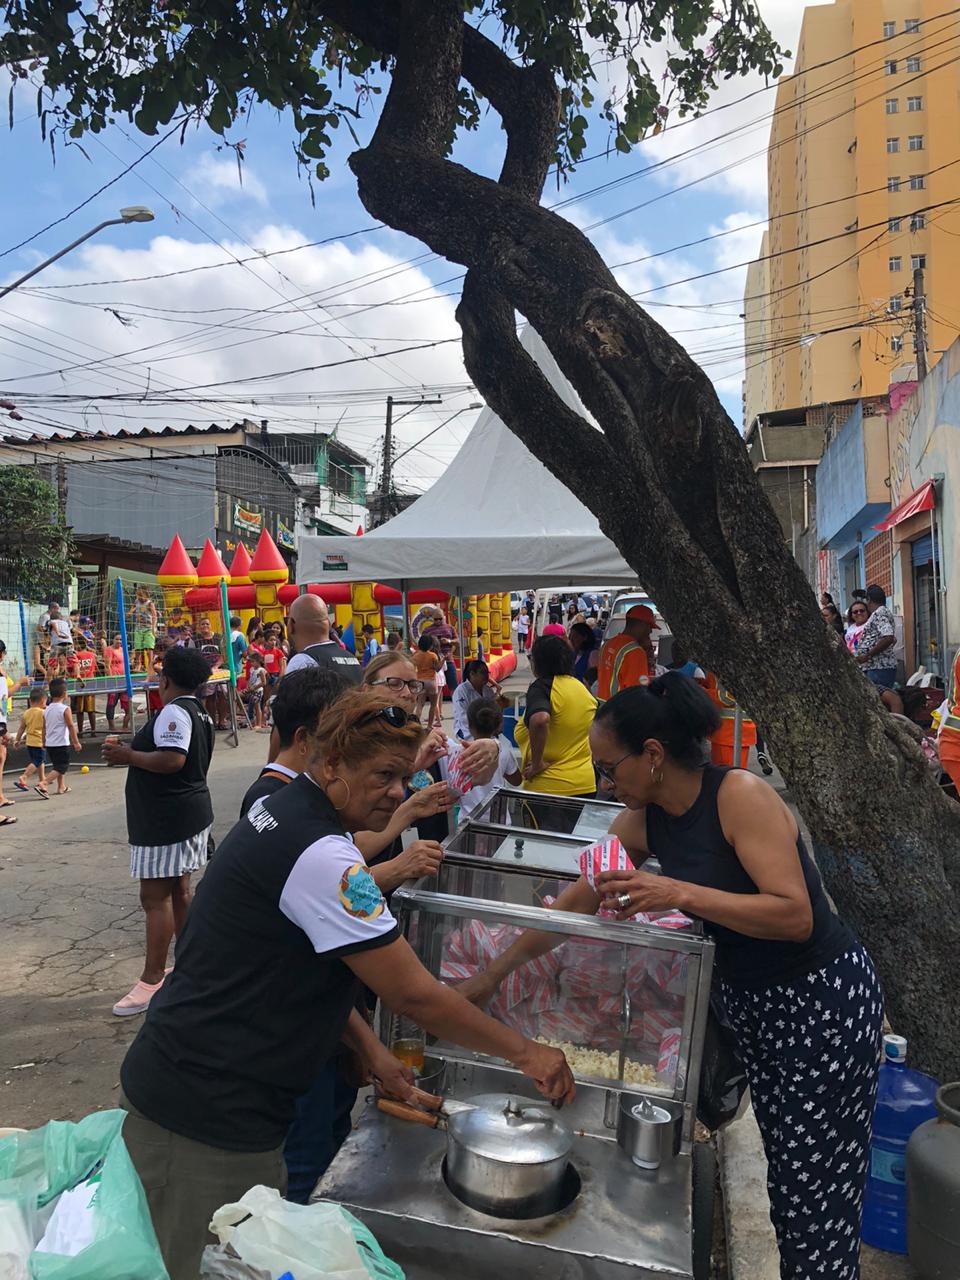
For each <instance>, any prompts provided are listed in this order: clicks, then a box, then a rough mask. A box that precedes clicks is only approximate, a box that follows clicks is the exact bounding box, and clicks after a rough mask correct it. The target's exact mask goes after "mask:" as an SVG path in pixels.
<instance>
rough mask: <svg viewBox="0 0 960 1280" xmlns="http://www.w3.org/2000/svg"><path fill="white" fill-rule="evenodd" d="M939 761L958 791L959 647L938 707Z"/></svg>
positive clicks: (959, 755)
mask: <svg viewBox="0 0 960 1280" xmlns="http://www.w3.org/2000/svg"><path fill="white" fill-rule="evenodd" d="M937 749H938V750H939V752H940V763H941V765H942V766H943V768H944V770H945V771H946V772H947V773H948V774H949V775H950V780H951V781H952V782H953V785H954V786H955V787H956V788H957V790H958V791H960V649H958V650H957V655H956V657H955V658H954V660H953V672H952V674H951V676H950V688H949V691H948V693H947V697H946V701H945V703H944V704H943V705H942V706H941V708H940V733H939V735H938V737H937Z"/></svg>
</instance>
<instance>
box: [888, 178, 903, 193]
mask: <svg viewBox="0 0 960 1280" xmlns="http://www.w3.org/2000/svg"><path fill="white" fill-rule="evenodd" d="M887 190H888V191H899V190H900V179H899V178H888V179H887Z"/></svg>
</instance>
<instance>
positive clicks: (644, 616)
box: [627, 604, 657, 627]
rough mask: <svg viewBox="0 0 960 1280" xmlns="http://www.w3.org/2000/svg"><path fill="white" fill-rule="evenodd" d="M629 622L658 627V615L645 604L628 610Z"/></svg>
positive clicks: (636, 605)
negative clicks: (644, 623) (646, 623)
mask: <svg viewBox="0 0 960 1280" xmlns="http://www.w3.org/2000/svg"><path fill="white" fill-rule="evenodd" d="M627 621H628V622H649V623H650V625H651V627H655V626H656V625H657V615H656V614H655V613H654V612H653V610H652V609H651V608H649V607H648V606H647V605H645V604H635V605H632V606H631V607H630V608H629V609H628V610H627Z"/></svg>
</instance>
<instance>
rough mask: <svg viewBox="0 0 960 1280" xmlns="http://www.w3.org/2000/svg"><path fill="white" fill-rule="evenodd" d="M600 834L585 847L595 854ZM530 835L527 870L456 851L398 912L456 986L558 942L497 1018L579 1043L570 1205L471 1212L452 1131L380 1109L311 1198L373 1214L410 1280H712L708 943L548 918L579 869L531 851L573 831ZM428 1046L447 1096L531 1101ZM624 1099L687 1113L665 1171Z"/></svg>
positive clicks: (482, 1061) (485, 832)
mask: <svg viewBox="0 0 960 1280" xmlns="http://www.w3.org/2000/svg"><path fill="white" fill-rule="evenodd" d="M525 798H528V797H526V795H525ZM537 799H538V800H544V801H550V800H552V799H561V798H559V797H558V798H554V797H537ZM496 800H497V797H494V802H496ZM574 803H578V802H574ZM579 803H582V802H579ZM486 816H489V815H488V814H484V815H481V819H482V818H483V817H486ZM604 819H605V825H604V828H603V829H604V830H605V829H606V825H607V823H606V815H604ZM508 825H509V824H506V823H504V824H491V825H484V823H483V821H482V820H476V821H474V822H472V823H468V824H466V826H465V827H464V828H462V829H461V831H460V832H459V833H458V836H459V837H465V843H467V844H469V843H470V842H471V837H470V836H469V835H468V834H467V833H468V832H469V831H471V830H473V831H474V832H475V833H477V834H478V835H482V836H484V838H486V837H489V836H491V833H492V835H493V836H498V835H502V832H503V830H504V829H505V828H506V827H507V826H508ZM574 825H576V823H574ZM498 828H499V830H498ZM516 829H517V828H513V830H516ZM521 830H523V831H526V830H527V828H521ZM596 834H598V833H597V832H596V831H592V832H591V833H590V834H589V835H587V836H586V838H584V836H582V835H581V836H580V837H579V838H578V839H577V840H576V841H575V843H576V844H577V845H578V847H583V845H584V843H586V842H587V841H588V840H590V839H592V838H595V835H596ZM457 838H458V837H454V838H453V840H452V841H451V842H448V843H449V844H450V845H452V844H453V843H454V842H455V841H456V840H457ZM527 838H529V839H530V840H531V841H532V842H533V846H535V847H532V848H531V859H530V860H529V861H526V860H524V861H523V866H522V867H520V866H518V865H516V861H515V860H513V859H512V858H495V857H491V856H490V855H489V854H487V856H485V857H480V856H474V854H473V853H470V852H469V851H468V852H466V853H463V854H462V855H456V854H451V856H449V857H448V859H447V860H446V861H445V863H444V866H443V868H442V870H441V875H440V878H439V883H438V882H436V881H432V882H429V883H428V882H426V881H423V882H419V883H417V884H415V885H410V886H405V887H403V888H401V889H400V890H398V891H397V893H396V894H395V895H394V898H393V910H394V912H395V914H396V915H397V918H398V921H399V923H400V925H401V928H402V930H403V933H404V936H405V937H406V938H407V939H408V941H409V942H410V944H411V945H412V946H413V947H414V949H415V950H416V952H417V954H418V955H419V957H420V959H421V960H422V961H423V963H424V964H425V965H426V967H427V968H428V969H429V970H430V971H431V972H432V973H434V974H435V975H436V976H437V977H439V978H442V979H443V980H445V981H450V982H455V981H457V980H459V979H461V978H463V977H466V976H469V974H470V972H471V971H476V970H477V969H478V968H480V967H483V966H485V963H486V962H487V961H488V960H489V958H490V956H491V955H492V954H494V953H495V952H498V951H499V950H502V949H503V947H505V946H506V945H509V942H510V941H511V940H512V938H514V937H516V936H517V935H518V931H523V930H526V929H535V930H538V931H545V932H550V933H555V934H556V935H557V944H558V945H557V946H556V947H555V948H554V949H552V950H551V951H550V952H548V953H547V955H546V956H544V957H542V958H541V960H540V961H538V962H535V963H534V964H532V965H530V966H525V967H524V968H523V969H520V970H518V971H517V972H516V973H515V974H514V975H513V976H512V978H511V979H510V980H508V982H507V983H504V984H503V986H502V987H501V991H500V993H499V995H498V997H497V1001H496V1002H495V1003H494V1005H492V1006H491V1012H492V1013H493V1014H494V1015H495V1016H497V1017H499V1018H500V1019H501V1020H502V1021H504V1022H507V1023H509V1024H511V1025H513V1026H515V1027H517V1029H518V1030H521V1031H522V1032H523V1033H524V1034H526V1035H532V1036H535V1037H537V1038H540V1039H544V1040H550V1041H553V1042H556V1043H563V1044H564V1045H565V1046H567V1049H566V1051H567V1054H568V1059H569V1060H570V1062H571V1066H572V1068H573V1071H574V1075H575V1077H576V1079H577V1089H578V1091H577V1099H576V1102H575V1103H574V1104H573V1106H572V1107H571V1108H569V1109H568V1110H566V1111H565V1112H564V1115H565V1117H566V1118H567V1119H568V1121H569V1122H570V1123H571V1124H572V1125H573V1127H574V1129H575V1131H576V1137H575V1141H574V1147H573V1151H572V1154H571V1165H572V1173H571V1187H572V1189H573V1190H572V1192H571V1195H572V1198H571V1199H570V1200H569V1203H567V1204H566V1205H565V1206H564V1207H562V1208H560V1209H559V1210H558V1211H557V1212H556V1213H553V1214H551V1215H550V1216H549V1217H544V1218H537V1219H533V1220H527V1221H513V1220H504V1219H501V1218H495V1217H491V1216H488V1215H485V1214H483V1213H480V1212H478V1211H476V1210H474V1209H471V1208H469V1207H468V1206H467V1205H465V1204H464V1203H462V1202H461V1201H460V1200H459V1199H457V1197H456V1196H455V1195H454V1194H453V1192H452V1191H451V1190H450V1189H449V1188H448V1186H447V1185H446V1182H445V1181H444V1175H443V1160H444V1153H445V1139H444V1136H443V1134H442V1133H440V1132H438V1131H436V1130H432V1129H427V1128H424V1127H421V1126H419V1125H413V1124H409V1123H406V1122H404V1121H402V1120H398V1119H394V1118H393V1117H390V1116H385V1115H383V1114H382V1113H380V1112H379V1111H377V1110H376V1109H375V1107H373V1106H372V1105H370V1106H368V1108H367V1110H366V1113H365V1114H364V1116H363V1119H362V1121H361V1123H360V1125H359V1127H358V1129H357V1130H355V1132H354V1133H353V1134H352V1135H351V1136H350V1138H348V1140H347V1142H346V1143H345V1145H344V1147H343V1148H342V1150H341V1152H340V1154H339V1155H338V1157H337V1159H336V1160H335V1161H334V1163H333V1164H332V1165H331V1167H330V1169H329V1170H328V1172H327V1174H326V1175H325V1177H324V1178H323V1179H322V1181H321V1183H320V1184H319V1186H318V1189H317V1193H316V1196H317V1198H322V1199H329V1200H335V1201H338V1202H339V1203H342V1204H343V1205H345V1206H346V1207H347V1208H349V1209H350V1210H351V1211H352V1212H354V1213H356V1214H357V1215H358V1216H359V1217H361V1218H362V1219H363V1220H364V1221H365V1222H366V1223H367V1224H368V1225H369V1226H370V1228H371V1230H372V1231H373V1232H374V1233H375V1234H376V1236H377V1238H378V1239H379V1240H380V1243H381V1244H382V1246H383V1248H384V1250H385V1251H386V1252H387V1254H388V1255H390V1256H391V1257H393V1258H395V1259H396V1261H397V1262H399V1263H400V1265H401V1266H402V1267H403V1268H404V1270H405V1271H406V1272H407V1275H408V1276H409V1277H410V1280H440V1277H443V1278H444V1280H447V1278H448V1277H451V1276H454V1277H462V1278H463V1280H504V1277H505V1276H506V1275H509V1274H516V1275H523V1276H525V1277H526V1276H533V1277H538V1278H539V1277H542V1278H543V1280H547V1278H548V1277H549V1278H550V1280H556V1278H557V1277H562V1278H563V1280H625V1278H626V1277H630V1278H631V1280H654V1277H656V1280H662V1278H663V1277H664V1276H677V1277H683V1278H685V1280H690V1278H691V1277H692V1278H693V1280H706V1276H707V1269H708V1266H709V1250H710V1236H711V1231H712V1204H713V1169H712V1163H711V1162H712V1153H711V1152H710V1150H709V1149H708V1148H704V1147H703V1146H702V1144H694V1143H693V1141H692V1139H693V1129H694V1123H695V1109H696V1096H697V1085H698V1081H699V1074H700V1058H701V1053H702V1048H703V1037H704V1029H705V1025H706V1017H707V1009H708V1004H709V991H710V980H711V974H712V967H713V944H712V943H711V942H710V941H709V940H708V939H706V938H705V937H704V936H703V933H702V930H701V928H700V926H699V925H698V924H696V923H695V922H690V923H689V924H687V925H686V926H685V927H682V928H664V927H660V926H657V925H654V924H645V925H641V924H636V923H633V922H631V923H626V924H624V923H620V922H617V921H614V920H610V919H604V918H601V917H592V916H576V915H571V914H569V913H566V912H558V911H555V910H551V909H550V906H549V903H550V902H551V901H552V899H553V897H554V896H555V895H556V893H557V892H558V891H559V890H560V889H561V888H562V887H563V885H564V884H566V883H568V882H569V880H570V879H571V878H572V875H573V873H572V872H571V871H570V870H569V869H568V868H569V864H568V866H567V867H564V868H561V867H558V866H554V867H552V868H551V867H550V866H540V867H538V866H536V865H535V861H536V857H537V856H538V854H539V853H542V852H544V847H543V846H544V843H547V844H549V843H550V841H551V840H553V841H556V840H558V839H559V840H560V841H561V842H562V843H561V848H562V849H564V850H565V849H566V841H567V840H570V839H572V838H573V837H572V833H571V834H569V835H568V834H566V833H562V832H561V833H557V832H553V833H550V832H545V831H544V830H543V829H542V828H541V830H540V831H539V832H537V831H532V832H530V834H529V837H528V836H524V839H525V840H526V839H527ZM474 839H475V838H474ZM525 848H526V846H525ZM392 1034H393V1028H392V1020H391V1016H390V1015H389V1014H385V1015H384V1017H383V1018H382V1020H381V1035H382V1036H383V1037H384V1039H385V1040H387V1041H388V1042H389V1041H390V1039H391V1038H392ZM428 1052H429V1054H430V1055H432V1056H434V1057H438V1058H441V1059H443V1060H444V1062H445V1064H446V1069H445V1078H444V1084H443V1092H444V1094H445V1095H446V1096H448V1097H451V1098H457V1099H468V1098H470V1097H471V1096H474V1095H477V1094H481V1093H489V1092H499V1091H505V1092H512V1093H517V1094H522V1095H525V1096H528V1097H531V1098H532V1097H535V1096H536V1092H535V1090H534V1088H533V1086H532V1085H531V1084H530V1083H529V1081H527V1080H526V1078H525V1077H523V1076H522V1075H520V1073H518V1072H517V1071H516V1070H515V1069H514V1068H512V1067H511V1066H510V1065H509V1064H508V1063H505V1062H502V1061H498V1060H494V1059H491V1058H488V1057H486V1056H485V1055H483V1054H479V1053H471V1052H468V1051H465V1050H463V1049H461V1048H459V1047H457V1046H455V1045H452V1044H448V1043H444V1042H442V1041H437V1042H435V1043H432V1044H431V1045H430V1047H429V1049H428ZM622 1095H627V1096H628V1097H636V1098H637V1099H638V1100H639V1099H640V1098H641V1097H648V1098H649V1099H650V1100H651V1101H652V1102H654V1103H656V1102H657V1101H662V1100H664V1099H670V1100H672V1103H673V1104H675V1105H676V1106H677V1107H678V1108H680V1109H681V1110H682V1133H681V1140H680V1149H679V1152H678V1153H677V1154H676V1155H675V1156H673V1157H672V1158H669V1159H667V1160H665V1161H664V1163H663V1164H661V1166H660V1168H659V1169H658V1170H656V1171H648V1170H643V1169H640V1168H637V1167H636V1166H635V1165H634V1163H633V1162H632V1161H631V1159H630V1157H629V1156H628V1155H627V1154H626V1153H625V1152H624V1151H623V1150H621V1148H620V1147H619V1146H618V1145H617V1141H616V1126H617V1117H618V1113H619V1108H620V1099H621V1096H622Z"/></svg>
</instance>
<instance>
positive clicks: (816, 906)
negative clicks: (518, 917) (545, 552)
mask: <svg viewBox="0 0 960 1280" xmlns="http://www.w3.org/2000/svg"><path fill="white" fill-rule="evenodd" d="M718 727H719V718H718V715H717V711H716V708H715V707H714V705H713V703H712V702H711V701H710V699H709V698H708V697H707V695H706V694H705V693H704V691H703V690H702V689H701V688H700V686H699V685H697V684H696V683H695V682H694V681H693V680H690V679H689V678H688V677H686V676H682V675H681V674H680V673H679V672H668V673H667V674H666V675H665V676H661V677H660V678H659V679H656V680H654V681H652V682H651V683H650V684H649V685H647V686H636V687H632V688H629V689H625V690H624V691H623V692H621V693H619V694H617V695H616V696H614V697H613V698H611V699H610V700H609V701H608V702H606V703H604V704H603V705H602V706H601V707H600V709H599V711H598V712H597V716H596V719H595V721H594V724H593V727H592V729H591V731H590V744H591V750H592V752H593V757H594V763H595V764H596V766H597V769H598V771H599V773H600V774H601V775H602V776H603V777H605V778H606V779H607V780H608V781H610V782H611V783H612V784H613V787H614V790H615V793H616V797H617V799H619V800H621V801H622V802H623V804H624V805H625V806H626V813H624V814H622V815H621V816H620V817H619V818H618V819H617V820H616V822H615V823H614V824H613V826H612V827H611V831H612V832H614V833H615V834H616V835H618V836H619V837H620V840H621V842H622V843H623V845H624V847H625V848H626V849H627V850H628V851H629V853H630V856H631V859H632V860H633V862H634V865H635V867H636V868H639V867H640V866H641V865H642V863H643V862H644V861H645V860H646V858H647V857H649V856H655V857H656V858H657V859H658V860H659V862H660V865H661V868H662V872H663V874H662V875H659V876H657V875H651V874H649V873H648V872H645V871H642V870H639V869H637V870H632V871H608V872H604V873H603V874H602V875H601V876H600V878H599V881H598V890H599V892H598V891H595V890H594V889H592V888H591V886H590V885H589V884H588V883H587V881H586V880H583V879H581V880H579V881H578V882H577V883H576V884H575V885H572V886H571V887H570V888H569V889H567V890H566V891H565V892H564V893H563V894H561V896H560V897H559V898H558V899H557V901H556V903H555V904H554V909H560V910H567V911H575V912H590V911H596V910H597V909H598V908H599V907H600V906H601V905H603V906H604V907H605V908H607V909H612V910H616V911H617V912H618V914H619V918H620V919H623V920H626V919H629V918H630V917H631V916H632V915H634V914H635V913H636V912H638V911H644V912H650V911H666V910H670V909H677V908H679V909H680V910H681V911H684V912H686V913H687V914H688V915H690V916H693V917H696V918H698V919H700V920H702V921H703V924H704V928H705V930H706V932H707V933H708V934H709V935H710V936H711V937H713V939H714V940H715V942H716V948H717V950H716V966H717V972H718V976H719V981H720V985H721V988H722V993H723V998H724V1002H725V1005H726V1008H727V1013H728V1015H729V1018H730V1021H731V1024H732V1026H733V1028H734V1030H735V1032H736V1035H737V1038H738V1042H739V1048H740V1051H741V1055H742V1057H743V1061H744V1065H745V1067H746V1070H747V1075H748V1078H749V1081H750V1087H751V1097H752V1101H753V1107H754V1111H755V1113H756V1117H757V1122H758V1124H759V1126H760V1132H761V1134H762V1136H763V1141H764V1147H765V1148H766V1153H767V1161H768V1164H769V1176H768V1191H769V1195H770V1216H771V1218H772V1219H773V1223H774V1226H775V1228H776V1232H777V1240H778V1243H779V1246H780V1258H781V1263H780V1267H781V1271H780V1274H781V1277H782V1280H820V1278H821V1277H823V1276H830V1277H838V1278H839V1280H857V1277H858V1276H859V1274H860V1264H859V1256H860V1215H861V1208H862V1203H863V1189H864V1183H865V1179H866V1170H867V1159H868V1155H869V1147H870V1136H871V1127H872V1121H873V1108H874V1101H875V1097H876V1087H877V1075H878V1071H879V1061H880V1037H881V1031H882V1021H883V1005H882V996H881V993H880V987H879V983H878V981H877V977H876V974H875V973H874V969H873V965H872V963H871V961H870V957H869V956H868V955H867V953H866V952H865V951H864V950H863V948H862V947H861V946H860V944H859V943H858V942H857V940H856V938H855V937H854V936H853V934H852V933H851V931H850V929H849V928H848V926H847V925H846V924H845V923H844V922H843V921H842V920H840V919H839V918H838V917H837V916H836V915H835V913H834V912H833V910H832V908H831V906H830V903H829V902H828V901H827V898H826V895H825V894H824V891H823V887H822V885H821V883H820V876H819V874H818V872H817V869H816V867H815V866H814V864H813V862H812V860H811V858H810V856H809V854H808V853H807V850H806V848H805V846H804V842H803V838H802V836H801V834H800V832H799V830H798V828H797V823H796V820H795V819H794V817H793V815H792V814H791V813H790V810H789V809H788V808H787V806H786V805H785V804H784V803H783V801H782V800H781V799H780V797H779V796H778V795H777V794H776V792H775V791H774V790H773V788H772V787H770V786H769V784H767V783H766V782H764V781H763V780H762V779H760V778H758V777H755V776H754V775H753V774H750V773H747V772H745V771H742V770H739V769H726V768H718V767H717V766H714V765H711V764H706V763H705V761H706V760H707V759H708V751H707V743H706V739H707V738H708V737H709V735H710V734H711V733H713V732H714V731H715V730H716V729H717V728H718ZM601 895H602V898H601ZM555 945H556V935H550V934H543V933H535V932H532V931H531V932H529V933H527V934H525V935H523V936H521V938H519V939H518V940H517V941H516V942H515V943H514V944H513V945H512V946H511V947H509V948H508V949H507V950H506V951H505V952H503V954H502V955H500V956H498V957H496V959H495V960H494V961H493V962H492V963H491V965H490V967H489V969H488V970H487V972H486V973H485V974H483V975H481V976H480V977H478V978H475V979H471V981H470V982H469V983H467V984H464V985H463V986H462V987H461V988H460V989H461V991H463V992H464V994H467V995H469V996H470V997H471V998H474V999H481V1000H482V999H487V998H489V997H490V996H491V994H492V992H493V991H494V990H495V989H496V987H497V986H499V984H500V983H501V982H502V981H503V980H504V978H505V977H506V976H507V975H508V974H509V973H510V972H512V971H513V970H514V969H516V968H518V967H519V966H520V965H521V964H523V963H525V962H527V961H529V960H530V959H532V958H533V957H534V956H536V955H540V954H543V952H544V951H547V950H549V949H550V948H551V947H553V946H555Z"/></svg>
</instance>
